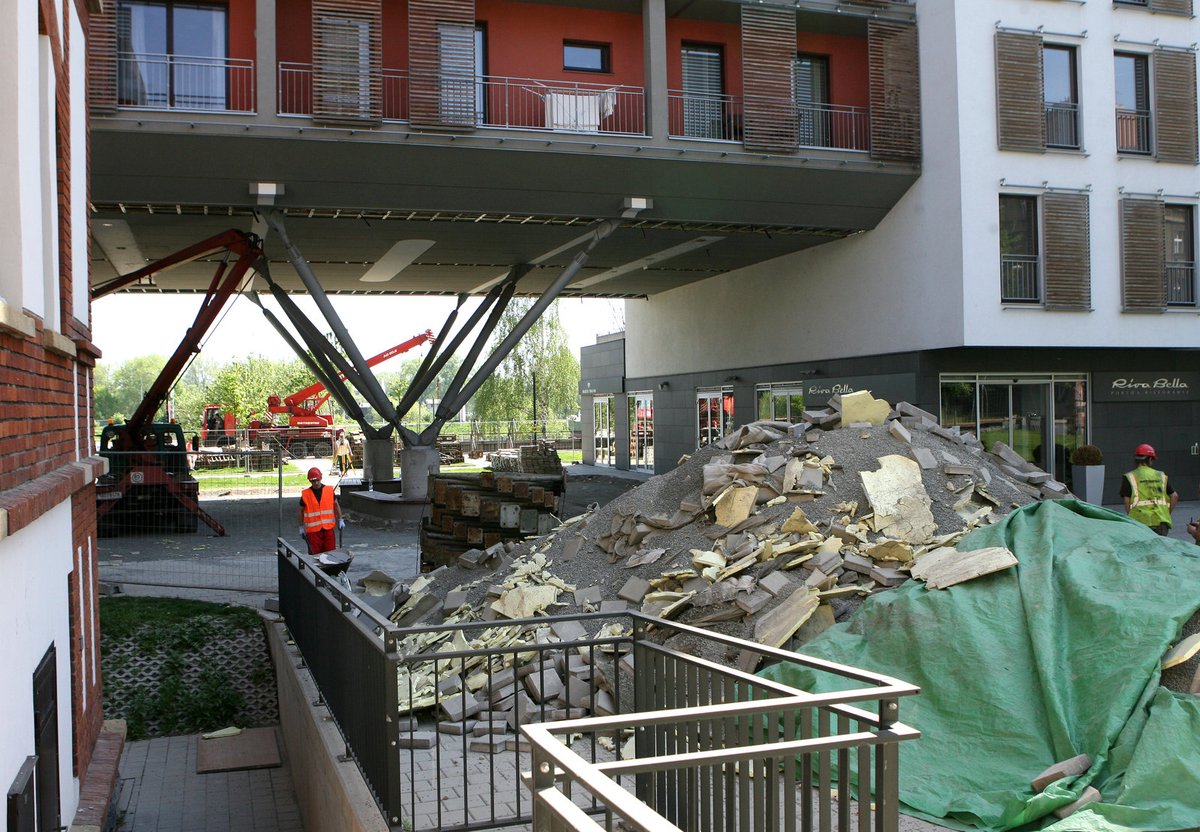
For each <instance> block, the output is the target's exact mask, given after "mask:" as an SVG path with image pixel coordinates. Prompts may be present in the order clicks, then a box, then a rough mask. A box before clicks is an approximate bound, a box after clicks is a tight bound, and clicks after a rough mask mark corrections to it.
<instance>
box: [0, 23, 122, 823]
mask: <svg viewBox="0 0 1200 832" xmlns="http://www.w3.org/2000/svg"><path fill="white" fill-rule="evenodd" d="M97 5H98V4H93V3H90V2H83V0H79V2H66V3H51V2H40V3H34V2H6V3H5V4H4V9H5V13H4V20H5V26H4V27H3V32H2V33H0V43H3V49H4V54H5V57H6V60H5V62H4V68H3V69H2V70H0V75H2V76H3V78H2V80H0V100H2V101H3V102H7V103H5V104H3V106H4V111H5V112H6V113H8V116H7V117H6V118H5V120H4V125H3V126H0V171H2V178H3V181H4V182H6V183H8V184H7V185H6V187H5V189H4V196H3V197H2V198H3V200H4V204H5V205H7V206H8V207H7V208H6V209H5V215H6V219H5V222H4V225H3V228H0V251H2V252H3V254H4V256H3V258H2V259H0V403H2V410H0V634H2V636H3V637H2V639H0V643H2V646H0V668H3V671H4V672H3V674H2V675H0V701H2V702H3V703H4V707H5V719H4V725H3V728H0V783H3V784H4V786H5V787H6V788H7V790H8V808H7V812H8V814H7V817H8V824H9V828H11V829H35V828H36V829H39V830H44V829H45V830H48V829H59V828H62V827H65V826H67V825H69V824H70V823H71V821H72V819H73V818H75V817H76V809H77V808H78V807H79V806H80V802H81V799H80V795H81V788H82V787H81V783H82V782H84V781H85V776H86V774H87V772H88V767H89V764H90V763H91V761H92V758H93V751H94V749H95V746H96V741H97V737H98V736H99V735H100V732H101V726H102V718H103V717H102V712H101V701H100V696H101V680H100V668H99V664H100V649H99V634H98V615H97V612H98V610H97V602H96V588H97V576H96V549H95V530H96V521H95V505H96V492H95V488H94V487H93V482H94V480H95V477H96V476H97V475H98V474H101V473H103V470H104V469H103V460H101V459H99V458H98V457H95V456H93V447H92V441H91V429H90V423H91V408H90V403H91V394H92V368H93V367H94V365H95V359H96V356H97V354H98V353H97V351H96V350H95V348H94V347H93V346H92V344H91V339H90V329H89V327H90V320H91V318H90V304H89V299H88V234H87V188H88V185H87V150H88V147H87V143H88V134H87V123H86V100H85V89H84V87H85V80H86V72H85V66H86V49H85V33H86V31H87V22H88V16H89V14H90V13H92V12H93V11H95V10H96V6H97ZM110 783H111V781H110ZM101 797H103V795H102V796H101Z"/></svg>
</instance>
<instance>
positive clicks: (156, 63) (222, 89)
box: [117, 52, 256, 113]
mask: <svg viewBox="0 0 1200 832" xmlns="http://www.w3.org/2000/svg"><path fill="white" fill-rule="evenodd" d="M117 103H118V105H119V106H120V107H122V108H127V109H144V110H189V111H199V112H226V113H253V112H255V109H256V102H255V87H254V61H253V60H250V59H249V58H217V57H207V56H203V55H171V54H158V53H148V52H118V53H117Z"/></svg>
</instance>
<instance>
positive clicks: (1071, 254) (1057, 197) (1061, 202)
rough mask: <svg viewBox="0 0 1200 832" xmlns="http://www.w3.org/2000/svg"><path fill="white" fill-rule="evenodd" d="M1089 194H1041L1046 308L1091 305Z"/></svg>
mask: <svg viewBox="0 0 1200 832" xmlns="http://www.w3.org/2000/svg"><path fill="white" fill-rule="evenodd" d="M1088 203H1089V200H1088V196H1087V194H1055V193H1048V194H1045V195H1044V196H1043V197H1042V250H1043V255H1042V256H1043V260H1044V262H1045V267H1046V281H1045V285H1046V297H1045V306H1046V308H1047V309H1078V310H1088V309H1091V308H1092V253H1091V233H1090V220H1089V212H1088Z"/></svg>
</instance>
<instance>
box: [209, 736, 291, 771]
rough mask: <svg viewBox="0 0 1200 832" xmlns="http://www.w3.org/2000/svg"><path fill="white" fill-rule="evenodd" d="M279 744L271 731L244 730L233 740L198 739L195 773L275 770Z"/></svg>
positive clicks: (221, 738)
mask: <svg viewBox="0 0 1200 832" xmlns="http://www.w3.org/2000/svg"><path fill="white" fill-rule="evenodd" d="M278 765H280V762H279V743H278V742H277V740H276V737H275V729H274V728H247V729H246V730H245V731H242V733H240V734H236V735H234V736H232V737H215V738H213V739H211V740H206V739H204V738H203V737H201V738H200V739H199V740H198V741H197V743H196V773H197V774H209V773H211V772H214V771H241V770H243V769H249V768H275V767H276V766H278Z"/></svg>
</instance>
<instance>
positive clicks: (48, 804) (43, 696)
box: [33, 644, 62, 832]
mask: <svg viewBox="0 0 1200 832" xmlns="http://www.w3.org/2000/svg"><path fill="white" fill-rule="evenodd" d="M33 745H34V750H35V752H36V754H37V771H36V774H35V775H34V780H35V782H36V787H35V790H36V793H37V810H38V811H37V816H38V817H37V828H38V832H57V830H58V829H59V828H60V827H61V826H62V822H61V818H60V817H59V813H60V812H61V806H60V805H59V800H58V665H57V661H56V652H55V649H54V645H53V644H51V645H50V649H49V650H47V651H46V655H45V656H43V657H42V660H41V662H39V663H38V666H37V670H35V671H34V672H33Z"/></svg>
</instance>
